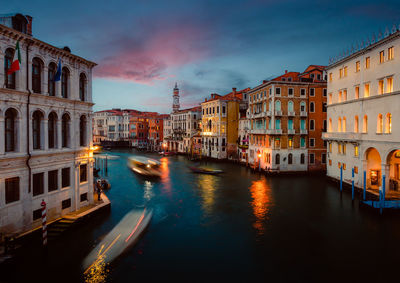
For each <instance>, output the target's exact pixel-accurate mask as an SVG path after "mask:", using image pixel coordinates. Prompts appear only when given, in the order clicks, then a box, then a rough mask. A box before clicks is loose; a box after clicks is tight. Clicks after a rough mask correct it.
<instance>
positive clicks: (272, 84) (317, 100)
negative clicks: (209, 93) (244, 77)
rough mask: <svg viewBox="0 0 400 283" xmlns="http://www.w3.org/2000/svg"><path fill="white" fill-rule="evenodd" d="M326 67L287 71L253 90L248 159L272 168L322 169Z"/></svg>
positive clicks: (324, 151)
mask: <svg viewBox="0 0 400 283" xmlns="http://www.w3.org/2000/svg"><path fill="white" fill-rule="evenodd" d="M324 69H325V67H324V66H317V65H310V66H309V67H308V68H307V69H306V70H305V71H304V72H302V73H299V72H287V71H286V72H285V74H283V75H281V76H279V77H276V78H274V79H272V80H269V81H263V83H262V84H260V85H259V86H257V87H255V88H253V89H251V90H250V91H249V92H248V93H247V94H248V97H249V119H250V131H249V132H250V144H249V162H250V163H252V164H253V165H254V166H255V167H259V168H260V169H266V170H272V171H313V170H325V169H326V148H325V146H324V142H323V140H322V139H321V135H322V131H323V130H324V129H325V127H326V77H325V71H324Z"/></svg>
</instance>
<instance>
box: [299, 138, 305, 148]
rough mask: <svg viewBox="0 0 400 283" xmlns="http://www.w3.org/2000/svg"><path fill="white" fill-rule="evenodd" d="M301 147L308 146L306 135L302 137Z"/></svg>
mask: <svg viewBox="0 0 400 283" xmlns="http://www.w3.org/2000/svg"><path fill="white" fill-rule="evenodd" d="M300 147H306V139H305V138H304V137H301V138H300Z"/></svg>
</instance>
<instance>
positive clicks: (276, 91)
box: [275, 87, 281, 96]
mask: <svg viewBox="0 0 400 283" xmlns="http://www.w3.org/2000/svg"><path fill="white" fill-rule="evenodd" d="M275 95H277V96H280V95H281V88H280V87H277V88H276V89H275Z"/></svg>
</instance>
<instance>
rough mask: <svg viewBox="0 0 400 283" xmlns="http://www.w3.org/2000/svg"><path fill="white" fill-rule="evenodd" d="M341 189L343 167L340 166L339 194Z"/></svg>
mask: <svg viewBox="0 0 400 283" xmlns="http://www.w3.org/2000/svg"><path fill="white" fill-rule="evenodd" d="M342 188H343V165H340V192H342Z"/></svg>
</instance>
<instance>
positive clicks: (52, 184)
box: [47, 170, 58, 192]
mask: <svg viewBox="0 0 400 283" xmlns="http://www.w3.org/2000/svg"><path fill="white" fill-rule="evenodd" d="M47 174H48V191H49V192H52V191H56V190H58V170H52V171H49V172H48V173H47Z"/></svg>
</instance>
